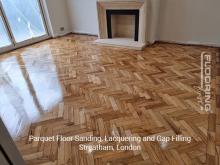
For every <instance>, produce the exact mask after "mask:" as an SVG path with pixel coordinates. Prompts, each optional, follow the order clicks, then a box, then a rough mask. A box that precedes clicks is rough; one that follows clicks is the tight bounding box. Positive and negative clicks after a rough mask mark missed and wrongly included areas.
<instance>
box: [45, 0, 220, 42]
mask: <svg viewBox="0 0 220 165" xmlns="http://www.w3.org/2000/svg"><path fill="white" fill-rule="evenodd" d="M46 2H47V6H48V11H49V13H50V17H51V18H50V19H51V24H52V27H53V31H54V33H55V35H57V34H58V35H59V34H62V33H61V32H60V27H61V26H64V27H65V29H66V31H65V32H64V33H66V32H76V33H88V34H95V35H97V34H98V20H97V10H96V0H46ZM158 11H159V12H158ZM149 16H150V17H149ZM147 23H148V24H147V28H148V30H147V35H148V36H147V38H148V41H149V42H154V41H155V40H160V41H168V42H178V43H186V44H204V45H214V46H220V0H148V22H147Z"/></svg>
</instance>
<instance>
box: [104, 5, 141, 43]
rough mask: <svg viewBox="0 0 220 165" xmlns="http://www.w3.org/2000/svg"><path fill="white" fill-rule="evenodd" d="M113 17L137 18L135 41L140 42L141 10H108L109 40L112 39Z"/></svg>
mask: <svg viewBox="0 0 220 165" xmlns="http://www.w3.org/2000/svg"><path fill="white" fill-rule="evenodd" d="M112 15H134V16H135V30H134V41H138V32H139V10H114V9H108V10H106V17H107V32H108V38H112V19H111V18H112Z"/></svg>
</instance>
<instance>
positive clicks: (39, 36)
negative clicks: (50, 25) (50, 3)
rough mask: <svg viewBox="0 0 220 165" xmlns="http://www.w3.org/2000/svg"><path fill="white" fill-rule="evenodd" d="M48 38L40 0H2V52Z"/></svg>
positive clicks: (0, 19)
mask: <svg viewBox="0 0 220 165" xmlns="http://www.w3.org/2000/svg"><path fill="white" fill-rule="evenodd" d="M47 38H49V35H48V30H47V27H46V23H45V19H44V15H43V10H42V5H41V3H40V1H39V0H0V53H2V52H5V51H8V50H12V49H15V48H18V47H21V46H25V45H28V44H32V43H35V42H38V41H41V40H44V39H47Z"/></svg>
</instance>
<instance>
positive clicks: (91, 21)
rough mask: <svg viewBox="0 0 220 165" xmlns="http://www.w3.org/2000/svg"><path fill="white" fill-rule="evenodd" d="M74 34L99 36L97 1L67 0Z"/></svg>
mask: <svg viewBox="0 0 220 165" xmlns="http://www.w3.org/2000/svg"><path fill="white" fill-rule="evenodd" d="M67 3H68V8H69V16H70V21H71V27H72V32H75V33H88V34H95V35H97V34H98V19H97V10H96V0H67Z"/></svg>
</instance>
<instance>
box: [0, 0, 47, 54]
mask: <svg viewBox="0 0 220 165" xmlns="http://www.w3.org/2000/svg"><path fill="white" fill-rule="evenodd" d="M36 1H37V4H38V7H39V9H40V13H41V16H42V21H43V25H44V28H45V32H46V34H45V35H43V36H39V37H35V38H30V39H27V40H24V41H21V42H18V43H16V41H15V38H14V35H13V33H12V30H11V27H10V25H9V22H8V19H7V17H6V14H5V11H4V8H3V5H2V2H1V0H0V15H1V16H2V19H3V22H4V25H5V26H6V27H5V28H6V31H7V34H8V37H9V38H10V40H11V45H10V46H7V47H3V48H0V53H4V52H7V51H10V50H14V49H17V48H21V47H24V46H28V45H31V44H34V43H37V42H39V41H43V40H46V39H49V38H51V36H50V33H49V30H48V23H47V20H46V16H45V13H44V9H43V5H42V2H41V1H40V0H36Z"/></svg>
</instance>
